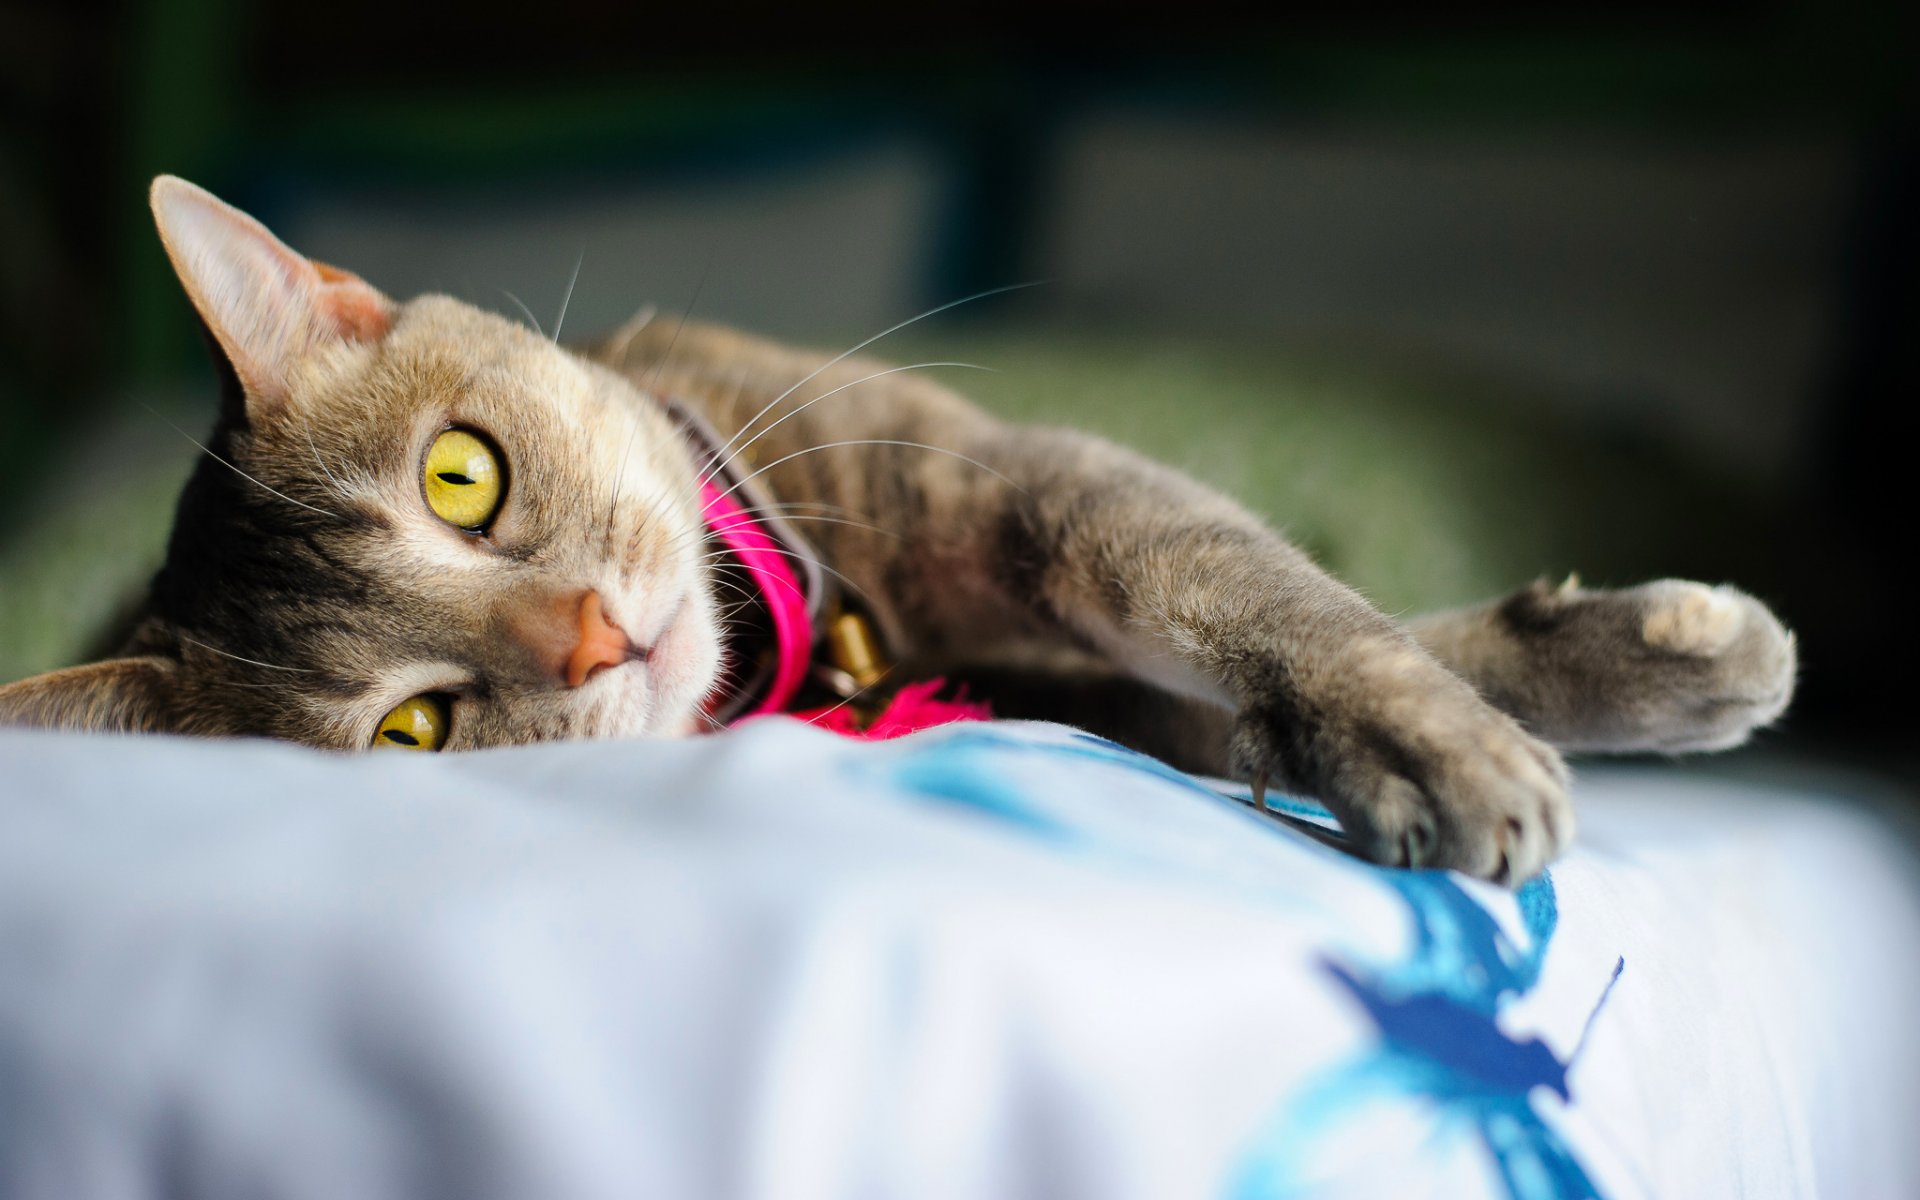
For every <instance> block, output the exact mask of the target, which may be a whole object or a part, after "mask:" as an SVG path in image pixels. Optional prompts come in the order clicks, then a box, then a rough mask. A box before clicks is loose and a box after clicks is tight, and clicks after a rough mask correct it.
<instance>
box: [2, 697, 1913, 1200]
mask: <svg viewBox="0 0 1920 1200" xmlns="http://www.w3.org/2000/svg"><path fill="white" fill-rule="evenodd" d="M1578 801H1579V803H1580V805H1581V812H1582V820H1583V826H1582V834H1581V838H1580V842H1579V845H1578V847H1577V848H1576V849H1575V850H1574V852H1573V853H1572V854H1571V855H1570V856H1569V857H1568V858H1567V859H1566V860H1565V861H1564V862H1562V863H1560V864H1559V865H1557V866H1555V867H1554V869H1553V871H1552V872H1551V875H1550V877H1549V878H1547V879H1544V880H1541V881H1536V882H1535V883H1534V884H1532V885H1530V886H1529V887H1528V888H1526V889H1524V890H1523V891H1522V892H1520V893H1519V895H1518V896H1517V897H1516V896H1514V895H1511V894H1508V893H1504V892H1501V891H1499V890H1497V889H1493V888H1490V887H1485V886H1482V885H1478V884H1474V883H1471V882H1465V881H1462V880H1460V879H1458V878H1457V877H1453V876H1449V875H1445V874H1440V873H1430V872H1421V873H1394V872H1387V871H1382V870H1379V869H1376V868H1373V867H1369V866H1366V865H1364V864H1360V863H1357V862H1355V861H1353V860H1351V859H1348V858H1346V857H1344V856H1343V855H1340V854H1339V853H1337V852H1335V851H1333V850H1330V849H1327V848H1326V847H1324V846H1321V845H1319V844H1317V843H1316V842H1315V841H1313V840H1312V839H1311V838H1308V837H1306V836H1304V835H1302V834H1301V833H1299V832H1297V831H1295V830H1293V829H1290V828H1286V827H1284V826H1282V825H1280V824H1277V823H1276V822H1274V821H1272V820H1270V819H1267V818H1263V817H1260V816H1258V815H1256V814H1254V813H1252V812H1251V811H1250V810H1247V809H1245V808H1244V807H1242V806H1240V805H1238V804H1236V803H1234V802H1232V801H1229V800H1225V799H1220V798H1218V797H1217V796H1214V795H1212V794H1210V793H1209V792H1208V791H1206V790H1205V789H1204V788H1201V787H1199V786H1198V785H1196V784H1195V783H1193V782H1192V781H1187V780H1183V779H1182V778H1180V777H1178V776H1174V775H1172V773H1171V772H1167V771H1165V769H1164V768H1157V767H1156V766H1155V765H1153V764H1149V763H1146V762H1145V761H1144V760H1139V759H1137V758H1134V757H1133V756H1130V755H1127V754H1126V753H1125V752H1122V751H1118V750H1117V749H1114V748H1111V747H1108V746H1107V745H1105V744H1104V743H1098V742H1096V741H1093V740H1091V739H1088V738H1085V737H1083V736H1080V735H1075V734H1072V733H1070V732H1068V731H1065V730H1061V729H1057V728H1054V727H1047V726H1021V725H1001V724H996V725H990V726H989V725H969V726H957V727H949V728H948V729H945V730H939V731H934V732H932V733H929V734H924V735H921V736H918V737H915V738H911V739H906V740H903V741H901V742H894V743H885V744H876V745H864V744H857V743H851V742H847V741H843V740H840V739H837V738H834V737H831V736H829V735H825V734H821V733H818V732H816V731H813V730H809V729H805V728H801V727H799V726H796V725H794V724H792V723H790V722H786V721H779V720H776V721H763V722H756V723H751V724H749V725H748V726H747V727H745V728H743V729H740V730H738V731H736V732H734V733H731V734H728V735H725V736H721V737H715V738H708V739H701V740H696V741H683V742H658V743H624V744H622V743H599V744H579V745H566V746H545V747H530V748H524V749H517V750H511V751H501V752H489V753H482V754H474V755H448V756H428V755H421V756H412V755H397V754H389V755H373V756H355V757H343V756H329V755H321V754H316V753H311V752H307V751H303V750H299V749H296V748H292V747H287V746H279V745H269V744H236V743H227V744H221V743H209V742H196V741H186V740H173V739H161V738H150V739H120V738H97V737H95V738H86V737H75V736H62V735H46V734H30V733H23V732H0V1196H5V1197H20V1198H30V1197H31V1198H38V1197H52V1198H59V1200H84V1198H91V1197H103V1198H105V1197H114V1198H118V1197H145V1196H162V1195H165V1196H208V1197H228V1196H232V1197H241V1196H245V1197H306V1196H315V1197H318V1196H352V1197H386V1196H449V1197H480V1198H484V1197H555V1198H559V1197H674V1196H721V1195H727V1196H750V1197H842V1196H861V1197H866V1196H876V1197H877V1196H902V1197H915V1198H921V1197H925V1198H938V1197H992V1198H996V1200H998V1198H1003V1197H1020V1196H1032V1197H1047V1198H1060V1197H1076V1196H1084V1197H1099V1198H1103V1200H1104V1198H1108V1197H1130V1196H1139V1197H1184V1196H1221V1197H1236V1198H1246V1200H1251V1198H1256V1197H1290V1196H1306V1195H1313V1196H1320V1195H1356V1196H1387V1195H1392V1196H1435V1197H1467V1196H1482V1195H1485V1196H1501V1197H1504V1196H1514V1197H1522V1198H1525V1200H1534V1198H1536V1197H1566V1196H1583V1195H1602V1196H1618V1197H1638V1196H1665V1197H1686V1198H1692V1197H1704V1196H1722V1195H1742V1196H1750V1197H1771V1196H1815V1195H1819V1196H1830V1197H1907V1196H1917V1195H1920V1136H1916V1135H1917V1134H1920V1032H1917V1027H1920V1017H1917V1016H1916V1005H1917V1004H1920V1000H1917V997H1920V962H1917V961H1916V949H1920V892H1917V891H1916V876H1915V873H1914V869H1913V866H1912V862H1911V859H1909V858H1908V857H1907V856H1906V853H1905V851H1904V850H1903V849H1902V847H1901V846H1900V845H1899V843H1898V842H1897V841H1896V840H1894V839H1893V838H1891V837H1890V836H1889V835H1888V834H1887V832H1886V831H1885V830H1883V829H1882V828H1881V827H1880V826H1879V825H1878V824H1877V823H1876V822H1875V821H1874V820H1873V819H1871V818H1870V817H1869V816H1867V815H1865V814H1864V813H1863V812H1862V811H1861V810H1859V809H1857V808H1855V807H1851V806H1848V805H1845V804H1840V803H1835V802H1832V801H1829V800H1827V799H1825V798H1823V797H1819V796H1814V795H1791V794H1785V793H1770V792H1765V791H1760V790H1756V789H1753V788H1747V787H1734V786H1732V785H1724V784H1709V783H1703V782H1699V781H1697V780H1689V779H1687V778H1686V777H1684V776H1679V775H1675V774H1672V773H1663V772H1657V771H1607V772H1602V771H1597V770H1590V771H1588V772H1586V773H1585V774H1584V775H1583V777H1582V781H1581V784H1580V786H1579V788H1578Z"/></svg>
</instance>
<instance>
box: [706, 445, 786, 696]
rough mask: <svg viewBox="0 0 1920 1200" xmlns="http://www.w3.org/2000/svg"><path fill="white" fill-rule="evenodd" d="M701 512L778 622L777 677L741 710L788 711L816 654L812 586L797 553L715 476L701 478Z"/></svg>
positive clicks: (775, 666)
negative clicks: (799, 569)
mask: <svg viewBox="0 0 1920 1200" xmlns="http://www.w3.org/2000/svg"><path fill="white" fill-rule="evenodd" d="M700 511H701V515H702V516H704V517H705V518H706V521H707V528H708V529H710V530H712V531H713V536H715V537H717V538H719V539H720V544H721V545H723V546H725V547H726V548H727V549H729V550H731V551H733V555H734V557H735V558H737V559H739V560H740V565H741V566H742V567H744V568H745V569H746V572H747V574H748V575H749V576H751V577H752V579H753V581H754V583H755V584H756V585H758V588H759V591H760V600H761V602H762V603H764V604H765V605H766V606H767V613H768V616H769V618H770V619H771V621H772V623H773V637H774V644H775V659H774V670H773V681H772V682H771V683H770V684H768V685H767V690H766V693H765V694H764V695H763V696H761V697H760V700H759V702H758V703H757V704H755V705H754V706H753V707H752V708H751V709H749V710H747V711H746V712H744V713H742V714H741V715H742V716H755V715H758V714H761V713H776V712H784V711H786V707H787V702H788V701H790V700H792V699H793V696H794V693H795V692H797V691H799V690H800V684H801V682H802V681H803V680H804V679H805V678H806V675H807V664H808V663H809V662H811V661H812V659H813V617H812V615H811V614H810V613H809V612H808V611H807V593H806V589H804V588H803V587H801V586H800V577H799V576H798V575H797V574H795V573H794V569H793V564H792V563H791V562H790V561H789V555H790V554H791V553H792V552H791V551H789V550H787V549H785V548H784V547H782V546H781V545H780V543H779V542H776V541H775V540H774V539H773V538H772V537H771V536H770V535H769V534H768V533H767V531H766V530H764V529H762V528H761V527H760V523H759V522H758V521H756V520H754V519H753V517H752V516H751V515H750V514H749V513H748V512H747V511H746V510H745V509H743V508H741V507H740V506H739V505H738V504H735V503H734V501H733V496H732V494H731V492H730V491H722V490H721V489H720V488H719V487H718V486H716V485H715V484H714V482H713V481H712V480H711V479H707V480H702V481H701V484H700Z"/></svg>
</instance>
